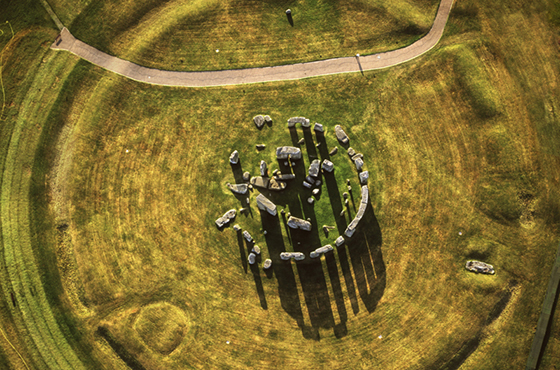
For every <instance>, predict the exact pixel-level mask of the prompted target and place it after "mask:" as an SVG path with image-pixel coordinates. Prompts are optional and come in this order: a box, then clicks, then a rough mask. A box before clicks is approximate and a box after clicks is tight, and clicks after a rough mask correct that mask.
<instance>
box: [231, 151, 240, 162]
mask: <svg viewBox="0 0 560 370" xmlns="http://www.w3.org/2000/svg"><path fill="white" fill-rule="evenodd" d="M229 163H231V164H237V163H239V152H238V151H237V150H234V151H233V152H232V153H231V154H230V156H229Z"/></svg>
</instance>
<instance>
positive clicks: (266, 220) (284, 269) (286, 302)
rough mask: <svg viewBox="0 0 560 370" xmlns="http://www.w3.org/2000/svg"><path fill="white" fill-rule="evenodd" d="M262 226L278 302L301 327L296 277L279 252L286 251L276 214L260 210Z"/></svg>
mask: <svg viewBox="0 0 560 370" xmlns="http://www.w3.org/2000/svg"><path fill="white" fill-rule="evenodd" d="M260 213H261V220H262V225H263V228H264V229H265V230H266V235H265V236H264V238H265V241H266V246H267V248H268V254H269V256H270V259H271V260H272V267H271V269H272V270H273V272H274V275H275V276H276V280H277V281H278V295H279V297H280V304H281V306H282V308H283V309H284V311H286V312H287V313H288V315H290V316H291V317H293V318H294V319H295V320H296V322H297V324H298V326H299V327H303V325H304V322H303V311H302V310H301V303H300V300H299V295H298V290H297V283H296V277H295V275H294V271H293V270H292V265H291V263H290V262H289V261H283V260H282V259H281V258H280V253H282V252H285V251H286V247H285V245H284V239H283V237H282V228H281V226H280V219H279V218H278V216H272V215H270V214H268V213H267V212H262V211H261V212H260Z"/></svg>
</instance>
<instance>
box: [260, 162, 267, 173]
mask: <svg viewBox="0 0 560 370" xmlns="http://www.w3.org/2000/svg"><path fill="white" fill-rule="evenodd" d="M260 170H261V176H268V166H267V165H266V162H265V161H261V165H260Z"/></svg>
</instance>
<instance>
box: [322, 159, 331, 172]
mask: <svg viewBox="0 0 560 370" xmlns="http://www.w3.org/2000/svg"><path fill="white" fill-rule="evenodd" d="M321 168H322V169H323V170H325V171H327V172H332V171H333V170H334V163H332V162H331V161H329V160H328V159H323V164H322V165H321Z"/></svg>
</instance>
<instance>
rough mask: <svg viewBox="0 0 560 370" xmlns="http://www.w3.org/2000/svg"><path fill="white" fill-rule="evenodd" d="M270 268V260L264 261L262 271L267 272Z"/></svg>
mask: <svg viewBox="0 0 560 370" xmlns="http://www.w3.org/2000/svg"><path fill="white" fill-rule="evenodd" d="M271 266H272V260H271V259H270V258H267V259H265V260H264V264H263V269H265V270H268V269H269V268H270V267H271Z"/></svg>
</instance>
